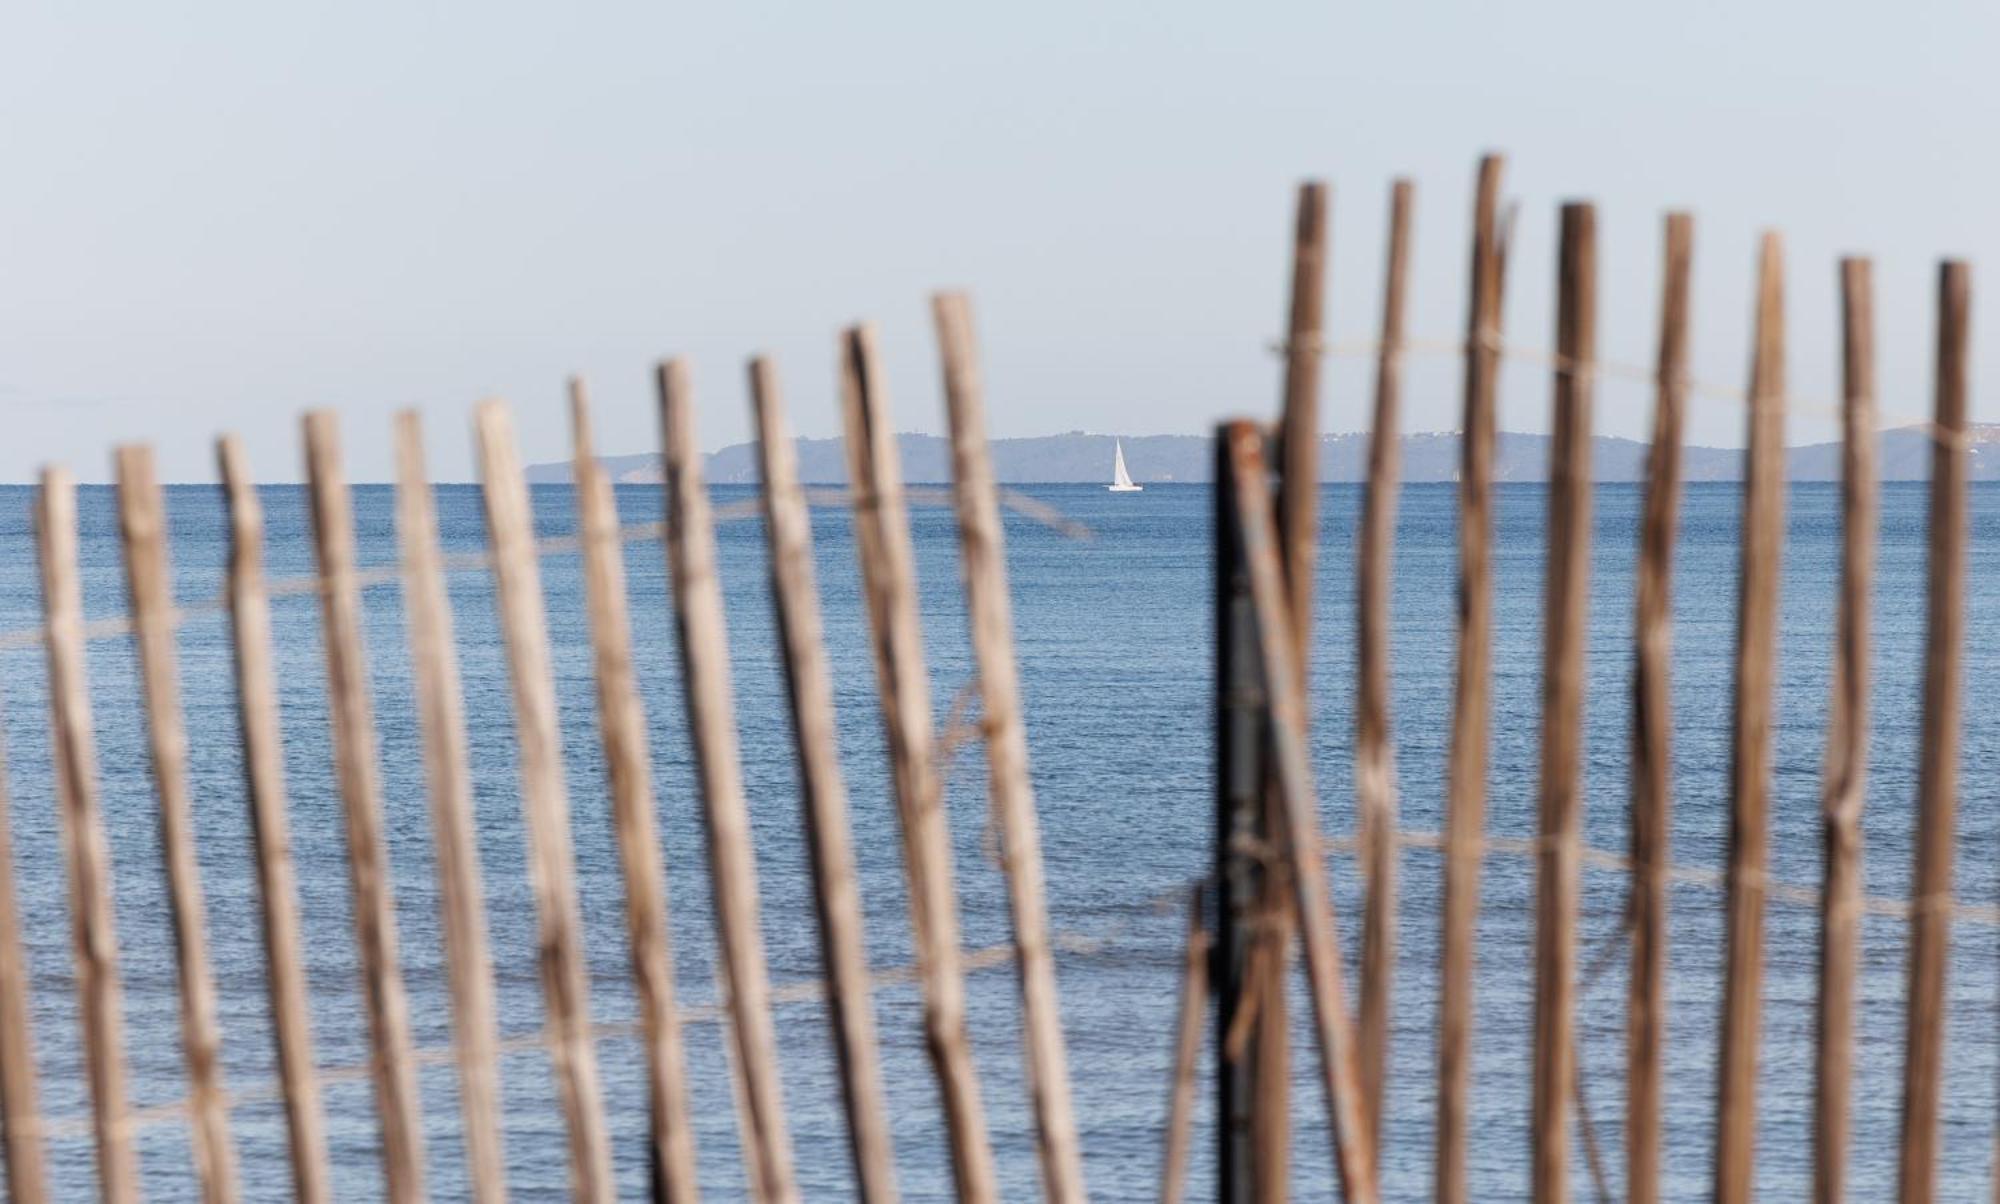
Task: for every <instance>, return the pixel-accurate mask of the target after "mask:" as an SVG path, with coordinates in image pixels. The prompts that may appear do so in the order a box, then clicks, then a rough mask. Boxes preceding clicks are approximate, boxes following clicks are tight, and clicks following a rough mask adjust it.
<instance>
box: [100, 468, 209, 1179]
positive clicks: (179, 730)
mask: <svg viewBox="0 0 2000 1204" xmlns="http://www.w3.org/2000/svg"><path fill="white" fill-rule="evenodd" d="M117 470H118V526H119V531H120V533H121V535H122V536H123V539H124V544H125V579H126V585H127V587H128V589H129V590H130V592H131V605H132V635H133V647H134V649H135V650H136V651H137V653H138V657H139V684H140V692H141V695H142V697H143V698H144V700H145V706H146V744H147V750H148V752H149V753H150V754H151V757H152V763H153V784H154V788H155V790H156V791H157V792H158V794H159V798H160V853H161V861H162V865H163V869H164V871H165V874H166V879H167V905H168V915H169V916H170V917H171V919H172V921H173V929H174V961H175V968H176V970H177V971H178V983H179V987H180V1005H181V1050H182V1054H183V1057H184V1060H185V1062H186V1064H187V1079H188V1136H189V1144H190V1145H191V1146H192V1147H193V1155H194V1173H195V1179H196V1181H197V1182H198V1183H199V1184H200V1187H201V1198H202V1200H203V1201H205V1204H227V1202H228V1201H232V1200H235V1199H236V1197H237V1192H238V1187H237V1177H236V1151H235V1149H234V1147H233V1146H231V1144H230V1140H229V1107H228V1101H227V1099H226V1097H225V1095H224V1092H223V1086H222V1067H221V1062H220V1060H219V1059H220V1056H221V1052H222V1034H221V1031H220V1029H219V1027H218V1026H217V1023H216V1018H215V975H214V972H213V971H212V970H211V969H210V967H209V960H208V918H207V908H206V907H205V906H204V905H203V901H202V891H201V865H200V863H199V862H198V861H197V860H196V858H195V830H194V819H193V804H192V803H191V802H190V800H189V798H188V769H187V747H188V745H187V726H186V723H185V722H184V721H183V719H182V717H181V688H180V668H179V665H178V663H177V662H178V655H177V652H176V649H175V628H176V626H177V621H178V617H177V613H176V611H175V609H174V578H173V571H172V569H170V568H169V567H168V564H167V515H166V506H165V504H164V502H163V501H162V499H161V494H160V481H159V477H158V475H157V474H156V473H155V471H154V468H153V452H152V449H151V448H149V447H144V446H140V445H132V446H127V447H121V448H119V449H118V453H117Z"/></svg>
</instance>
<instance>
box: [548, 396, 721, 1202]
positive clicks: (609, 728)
mask: <svg viewBox="0 0 2000 1204" xmlns="http://www.w3.org/2000/svg"><path fill="white" fill-rule="evenodd" d="M569 406H570V433H571V445H572V447H573V449H574V453H575V455H574V461H575V477H576V508H577V530H578V533H579V534H580V535H581V536H582V543H583V583H584V592H585V595H586V597H587V600H588V605H589V607H590V645H591V652H592V655H593V657H594V659H595V663H596V674H597V717H598V727H599V731H600V734H601V737H602V739H603V742H604V763H605V766H606V768H607V770H608V772H609V776H610V779H611V783H610V784H611V816H612V821H613V823H615V824H616V825H617V830H618V860H619V866H620V869H621V870H622V871H623V872H624V876H625V923H626V928H627V931H628V932H629V934H630V943H631V947H632V978H633V982H634V984H635V985H636V987H637V988H638V995H639V1017H640V1024H641V1027H642V1029H643V1030H644V1033H645V1040H646V1078H647V1088H648V1091H647V1096H648V1099H649V1101H650V1104H651V1107H650V1110H649V1130H648V1132H649V1139H650V1142H651V1159H650V1161H651V1163H652V1166H653V1170H654V1174H655V1175H656V1176H657V1183H658V1186H659V1188H660V1190H661V1192H662V1193H663V1196H664V1198H665V1199H667V1200H670V1201H688V1202H691V1201H693V1200H694V1199H696V1198H697V1196H698V1195H699V1191H698V1189H697V1187H696V1184H695V1148H694V1132H693V1130H692V1129H691V1128H690V1127H689V1121H688V1093H687V1059H686V1056H685V1055H684V1053H683V1052H682V1044H681V1021H680V1011H679V1009H678V1008H677V1007H676V1005H675V1002H674V962H673V952H672V943H671V941H670V939H669V932H670V930H669V928H668V925H667V900H666V889H665V871H664V869H663V866H662V864H661V857H660V834H659V825H658V822H657V821H656V820H655V819H654V816H653V778H652V751H651V748H650V747H649V745H648V743H647V739H646V711H645V705H644V704H643V703H642V702H641V701H640V698H639V688H638V680H637V677H636V676H635V674H634V671H633V668H632V624H631V619H630V617H629V615H628V614H627V611H626V604H625V556H624V548H623V543H622V540H621V538H620V533H619V530H618V504H617V500H616V498H615V497H614V496H613V494H612V491H611V479H610V478H609V477H608V476H606V475H605V472H604V469H603V467H602V466H601V465H599V464H598V462H597V457H596V456H595V454H594V453H593V452H592V451H591V437H590V400H589V397H588V395H587V394H586V393H585V391H584V385H583V382H582V381H581V380H571V381H570V384H569Z"/></svg>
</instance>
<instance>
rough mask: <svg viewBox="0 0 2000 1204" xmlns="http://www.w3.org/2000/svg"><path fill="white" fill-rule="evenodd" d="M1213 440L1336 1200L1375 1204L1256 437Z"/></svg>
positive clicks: (1252, 433) (1249, 429)
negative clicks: (1243, 589) (1294, 917)
mask: <svg viewBox="0 0 2000 1204" xmlns="http://www.w3.org/2000/svg"><path fill="white" fill-rule="evenodd" d="M1222 437H1223V439H1224V440H1225V441H1226V444H1227V446H1228V450H1229V455H1230V469H1231V480H1230V481H1229V488H1230V490H1231V494H1232V497H1233V500H1234V503H1235V508H1234V512H1233V513H1232V515H1231V516H1230V519H1231V521H1232V522H1233V523H1235V524H1236V528H1237V532H1238V535H1239V538H1240V539H1241V541H1242V544H1241V546H1242V549H1243V559H1244V564H1245V570H1246V573H1247V575H1248V578H1249V585H1250V593H1251V599H1252V604H1253V607H1254V610H1255V615H1256V627H1257V655H1258V660H1259V664H1260V666H1261V668H1262V672H1263V680H1264V689H1265V692H1266V695H1267V697H1268V699H1269V702H1270V706H1271V722H1270V725H1269V732H1268V739H1269V741H1270V746H1271V762H1272V771H1273V777H1274V779H1275V781H1276V784H1277V789H1278V797H1279V800H1280V802H1281V803H1282V804H1283V812H1282V818H1283V820H1284V824H1285V830H1284V831H1283V832H1282V833H1281V834H1280V835H1281V840H1282V844H1283V847H1284V849H1285V853H1286V855H1287V856H1288V857H1289V858H1290V860H1291V869H1292V876H1291V881H1292V885H1293V888H1294V890H1295V891H1296V895H1295V898H1294V903H1295V905H1296V906H1297V908H1298V916H1299V931H1300V936H1301V938H1302V943H1303V944H1304V946H1305V961H1306V978H1307V983H1308V985H1309V986H1310V987H1311V994H1312V1002H1313V1026H1314V1034H1315V1037H1316V1038H1317V1041H1318V1044H1319V1055H1320V1072H1321V1076H1322V1078H1323V1080H1324V1086H1325V1090H1326V1097H1327V1119H1328V1121H1329V1125H1328V1128H1329V1130H1330V1132H1331V1136H1332V1138H1333V1155H1334V1166H1335V1169H1336V1170H1337V1171H1338V1172H1339V1174H1340V1181H1341V1192H1342V1196H1343V1198H1345V1199H1347V1200H1349V1201H1351V1202H1352V1204H1374V1201H1375V1200H1376V1199H1377V1198H1378V1196H1377V1190H1376V1177H1375V1157H1374V1152H1373V1150H1371V1149H1370V1146H1371V1145H1372V1144H1373V1140H1374V1134H1373V1133H1372V1132H1371V1131H1370V1129H1369V1127H1368V1124H1367V1120H1366V1108H1365V1106H1364V1104H1363V1101H1362V1099H1361V1078H1360V1072H1359V1069H1358V1068H1357V1066H1356V1060H1357V1059H1356V1055H1355V1040H1354V1027H1353V1024H1352V1022H1351V1020H1350V1019H1349V1017H1348V1014H1347V1003H1346V1000H1345V999H1344V997H1343V994H1344V992H1343V987H1342V985H1341V965H1340V940H1339V936H1338V933H1337V932H1336V931H1335V924H1334V917H1333V898H1332V894H1331V892H1330V891H1329V890H1328V889H1327V883H1326V868H1325V865H1324V854H1323V849H1324V847H1325V846H1324V843H1323V841H1322V840H1321V838H1320V832H1319V814H1318V810H1317V808H1318V803H1317V796H1316V795H1315V794H1314V791H1313V784H1312V768H1311V765H1310V764H1309V763H1308V761H1307V757H1306V750H1305V741H1304V740H1303V739H1302V738H1301V736H1300V733H1301V732H1302V731H1303V730H1304V728H1305V724H1304V717H1303V716H1302V715H1301V714H1300V713H1299V706H1298V701H1299V696H1300V695H1299V690H1298V668H1297V665H1296V664H1295V663H1294V659H1293V644H1292V641H1291V638H1290V637H1291V633H1292V632H1293V631H1294V630H1295V628H1293V626H1292V625H1291V617H1290V616H1289V615H1288V614H1286V601H1287V600H1286V597H1285V592H1284V583H1283V580H1282V574H1281V572H1280V570H1279V561H1278V555H1277V536H1276V533H1275V531H1274V530H1273V523H1272V521H1271V515H1270V511H1269V509H1268V508H1267V507H1268V503H1267V502H1266V500H1265V498H1266V496H1267V493H1266V485H1265V481H1266V480H1267V477H1266V473H1265V468H1264V454H1263V448H1262V444H1263V436H1262V435H1261V434H1260V433H1259V432H1258V430H1257V427H1256V424H1255V423H1250V422H1233V423H1228V424H1226V425H1225V426H1224V427H1223V430H1222Z"/></svg>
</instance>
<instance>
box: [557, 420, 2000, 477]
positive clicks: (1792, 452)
mask: <svg viewBox="0 0 2000 1204" xmlns="http://www.w3.org/2000/svg"><path fill="white" fill-rule="evenodd" d="M1970 435H1971V439H1972V448H1971V451H1972V455H1971V457H1970V459H1971V464H1970V468H1971V475H1972V479H1973V480H1975V481H1982V480H2000V424H1975V425H1974V426H1973V427H1972V428H1971V431H1970ZM896 438H897V443H898V445H899V446H900V448H901V453H902V459H903V477H904V479H905V480H908V481H911V482H913V483H930V482H941V481H948V480H950V479H951V446H950V444H949V442H948V441H947V440H945V439H944V437H942V436H940V435H914V434H912V435H898V436H897V437H896ZM1114 438H1118V439H1121V440H1123V442H1124V445H1125V460H1126V463H1127V464H1128V465H1129V466H1130V467H1131V470H1132V476H1133V479H1135V480H1137V481H1138V482H1139V483H1141V484H1156V483H1158V484H1165V483H1171V482H1189V483H1196V484H1199V483H1204V482H1206V481H1208V480H1209V479H1210V478H1211V475H1212V470H1213V465H1212V460H1213V457H1214V450H1213V446H1212V444H1211V443H1210V441H1209V439H1208V438H1207V437H1206V436H1200V435H1118V436H1113V435H1098V434H1089V433H1086V432H1083V431H1071V432H1069V433H1067V434H1061V435H1039V436H1035V437H1032V438H1023V439H995V440H993V443H992V448H993V468H994V472H995V474H996V475H997V476H998V477H999V479H1000V480H1001V481H1004V482H1008V483H1010V484H1049V485H1060V484H1099V483H1102V482H1104V481H1107V480H1109V479H1110V476H1111V450H1112V440H1113V439H1114ZM1593 445H1594V446H1593V449H1592V456H1591V465H1592V470H1593V472H1592V475H1593V477H1594V478H1595V479H1596V480H1597V481H1600V482H1605V483H1617V482H1631V481H1639V480H1643V479H1644V478H1645V471H1646V444H1644V443H1642V442H1639V441H1637V440H1633V439H1618V438H1612V437H1609V436H1599V437H1598V438H1596V439H1595V440H1593ZM1989 446H1991V447H1993V448H1994V449H1995V453H1994V454H1993V455H1991V456H1987V455H1984V454H1982V453H1983V452H1984V451H1985V449H1986V448H1987V447H1989ZM1495 451H1496V454H1495V456H1494V464H1493V475H1494V479H1496V480H1499V481H1541V480H1546V479H1547V477H1548V460H1549V437H1548V436H1547V435H1523V434H1512V433H1503V434H1502V435H1501V436H1500V440H1499V446H1498V447H1497V448H1496V449H1495ZM1402 452H1403V455H1402V461H1403V479H1404V480H1405V481H1409V482H1414V483H1422V482H1437V481H1450V480H1452V479H1454V474H1456V472H1457V471H1458V462H1459V439H1458V435H1457V434H1455V433H1453V432H1448V431H1447V432H1435V433H1427V434H1413V435H1405V436H1403V439H1402ZM798 455H799V473H800V476H801V477H802V478H803V479H804V480H805V481H807V482H809V483H813V484H825V485H837V484H844V483H845V482H846V480H847V462H846V458H845V456H844V455H843V454H842V452H841V448H840V441H839V440H838V439H801V440H799V442H798ZM1880 455H1881V473H1882V479H1883V480H1885V481H1920V480H1925V479H1927V478H1928V477H1929V475H1930V463H1931V440H1930V436H1929V435H1928V434H1927V433H1925V432H1924V431H1922V430H1919V429H1913V428H1899V429H1892V430H1886V431H1884V432H1882V436H1881V452H1880ZM1367 456H1368V438H1367V436H1365V435H1360V434H1348V435H1323V436H1321V437H1320V479H1321V480H1322V481H1325V482H1328V483H1330V484H1338V483H1343V482H1347V483H1352V482H1359V481H1361V480H1362V479H1364V477H1365V475H1366V472H1367ZM1742 458H1743V453H1742V452H1741V451H1740V450H1737V449H1732V448H1720V447H1688V448H1684V449H1683V451H1682V459H1681V471H1682V475H1683V476H1684V478H1685V479H1687V480H1689V481H1735V480H1740V479H1741V477H1742V472H1741V469H1742ZM601 460H602V463H603V464H604V466H605V468H606V470H607V471H608V472H610V473H611V475H612V478H613V479H614V480H616V481H618V482H620V483H623V484H646V483H652V482H657V481H659V479H660V469H659V457H658V456H656V455H652V454H639V455H630V456H604V457H602V458H601ZM1786 460H1787V464H1786V469H1787V475H1788V477H1789V478H1790V479H1791V480H1794V481H1837V480H1839V479H1840V445H1839V444H1838V443H1808V444H1802V445H1800V446H1798V447H1794V448H1791V449H1789V450H1788V451H1787V452H1786ZM705 470H706V472H707V474H708V479H709V480H710V481H711V482H713V483H715V484H724V485H731V484H740V485H749V484H755V483H756V481H757V456H756V447H755V445H753V444H749V443H737V444H732V445H731V446H729V447H725V448H723V449H722V450H720V451H717V452H714V453H711V454H710V455H708V456H707V457H706V466H705ZM528 479H529V480H530V481H533V482H536V483H556V482H567V481H568V480H569V479H570V466H569V464H568V462H567V461H563V462H557V463H550V464H531V465H529V466H528Z"/></svg>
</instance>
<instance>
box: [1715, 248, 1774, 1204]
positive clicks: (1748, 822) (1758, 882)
mask: <svg viewBox="0 0 2000 1204" xmlns="http://www.w3.org/2000/svg"><path fill="white" fill-rule="evenodd" d="M1783 255H1784V252H1783V249H1782V247H1781V245H1780V243H1779V240H1778V236H1777V235H1776V234H1766V235H1765V236H1764V239H1763V244H1762V248H1761V250H1760V256H1759V263H1758V272H1757V335H1756V353H1755V355H1754V357H1753V359H1752V361H1751V368H1750V397H1749V404H1750V440H1749V449H1748V451H1747V452H1746V453H1745V456H1744V459H1745V471H1744V485H1743V552H1742V556H1743V565H1742V578H1741V580H1742V586H1741V589H1742V593H1741V598H1740V601H1739V604H1738V611H1737V623H1738V626H1737V635H1736V715H1735V724H1734V733H1733V736H1732V746H1733V747H1732V753H1731V769H1730V800H1731V815H1730V824H1729V868H1728V872H1727V889H1728V903H1727V915H1728V920H1727V925H1728V953H1727V966H1728V978H1727V981H1726V982H1725V984H1724V988H1723V1013H1722V1058H1721V1064H1720V1088H1719V1090H1718V1092H1717V1109H1718V1110H1717V1124H1716V1154H1715V1199H1716V1204H1747V1201H1748V1200H1749V1199H1750V1195H1751V1176H1752V1172H1753V1171H1754V1170H1755V1147H1756V1136H1757V1043H1758V1029H1759V1021H1760V1016H1759V1013H1760V1011H1761V1008H1762V993H1763V977H1764V898H1765V893H1766V884H1765V866H1766V863H1767V862H1768V860H1769V845H1770V832H1769V811H1770V777H1771V764H1770V760H1771V683H1772V679H1773V677H1774V676H1775V672H1776V670H1775V660H1776V648H1775V645H1776V636H1777V617H1778V572H1779V559H1780V557H1781V556H1782V555H1783V553H1784V534H1785V522H1784V520H1785V494H1784V487H1785V481H1784V476H1785V448H1784V443H1785V409H1784V406H1785V368H1784V358H1785V334H1784V286H1783V271H1784V261H1783Z"/></svg>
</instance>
